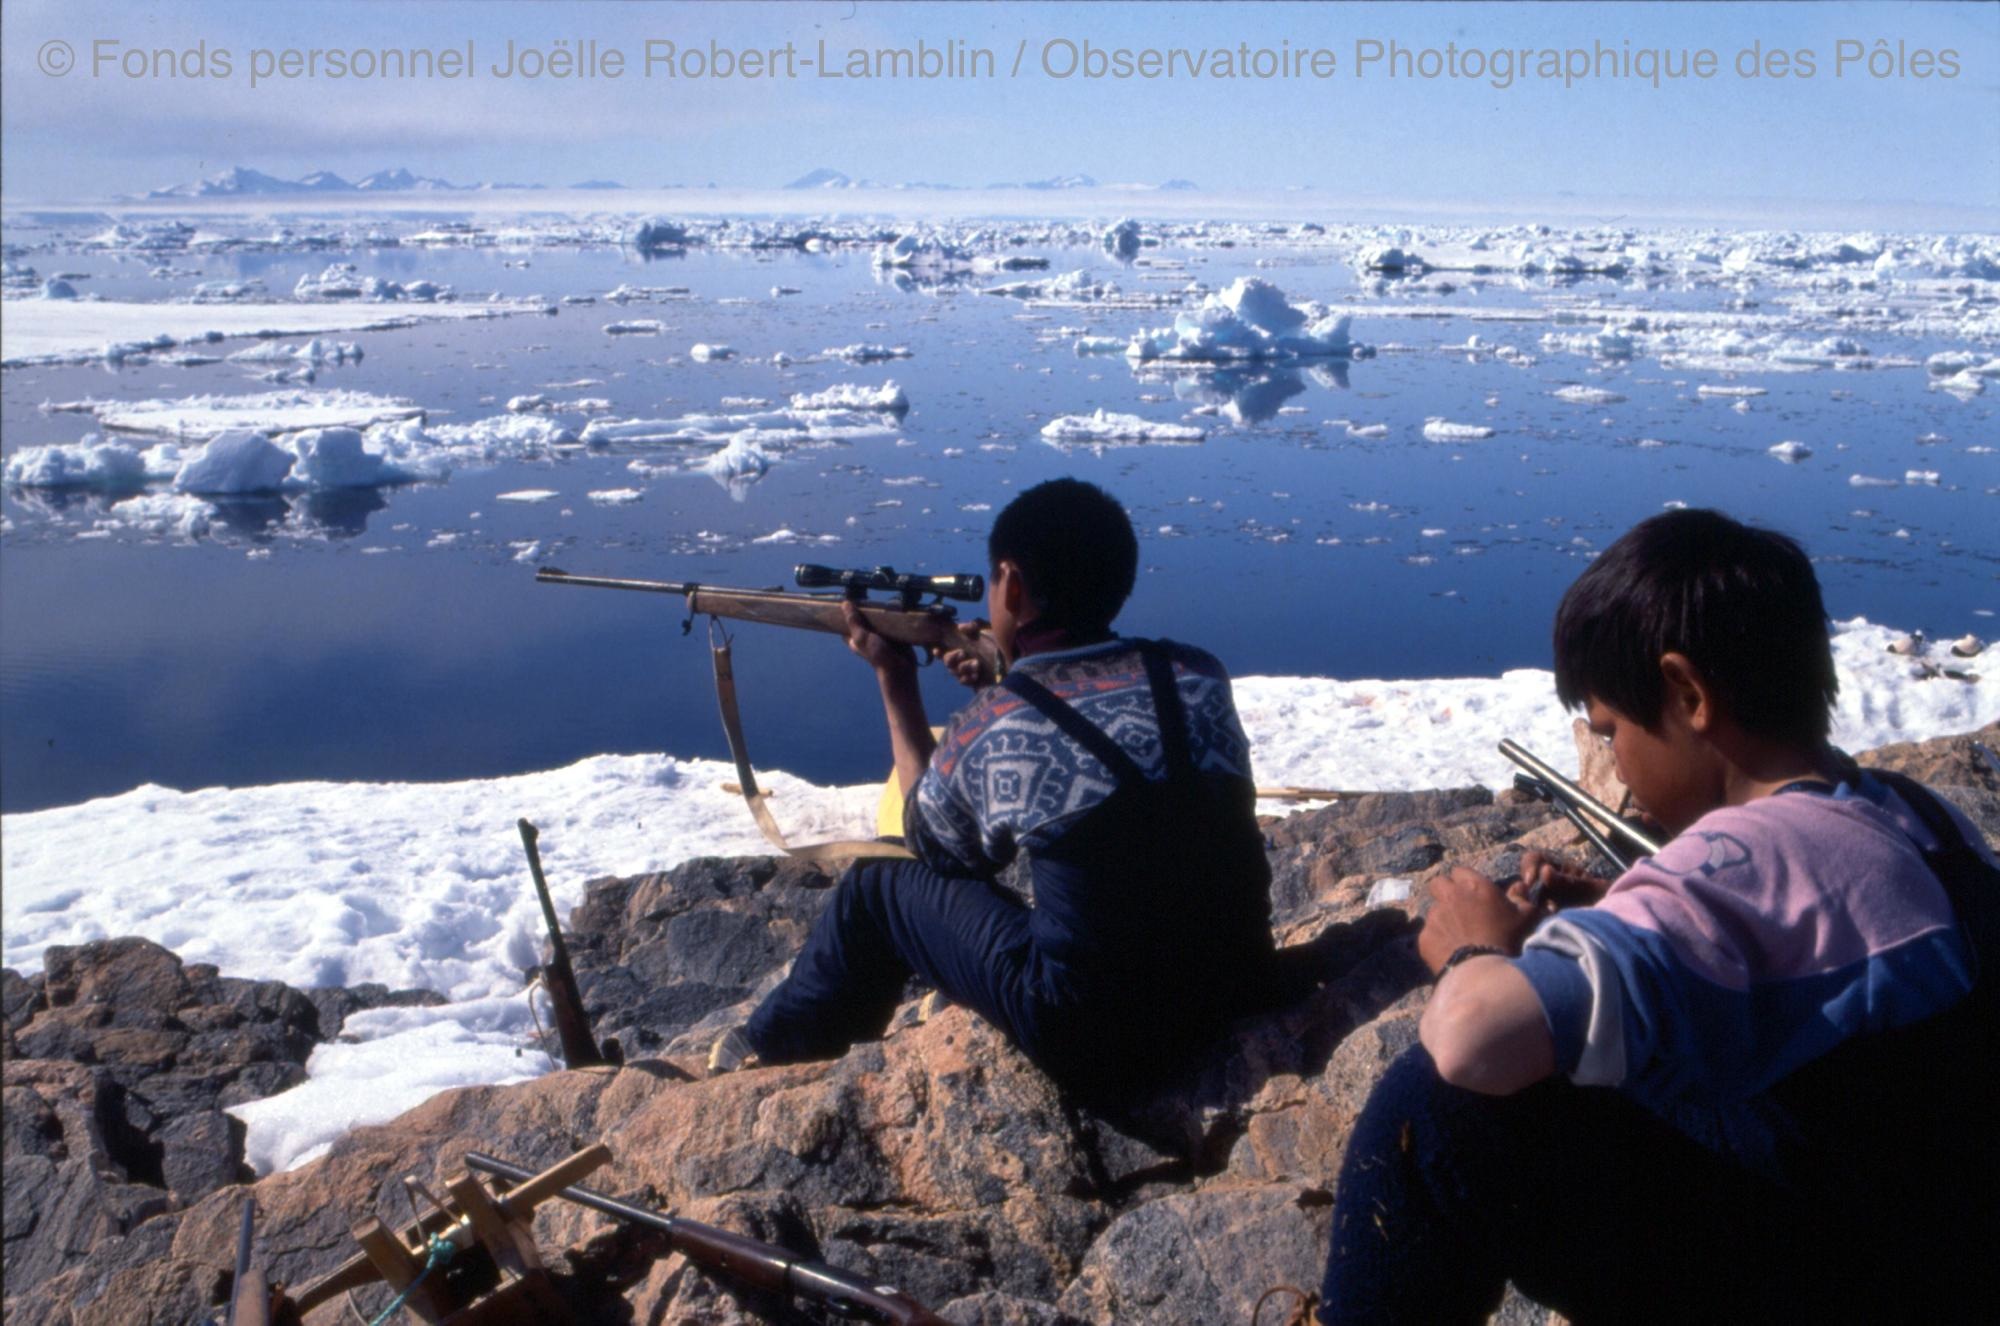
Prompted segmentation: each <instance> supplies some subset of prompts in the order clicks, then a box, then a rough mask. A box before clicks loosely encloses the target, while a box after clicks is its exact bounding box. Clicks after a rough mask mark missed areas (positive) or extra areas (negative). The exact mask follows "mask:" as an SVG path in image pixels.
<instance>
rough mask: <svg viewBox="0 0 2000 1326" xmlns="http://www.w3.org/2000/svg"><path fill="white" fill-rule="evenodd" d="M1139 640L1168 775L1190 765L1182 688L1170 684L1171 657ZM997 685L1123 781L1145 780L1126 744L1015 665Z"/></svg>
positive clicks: (1162, 650)
mask: <svg viewBox="0 0 2000 1326" xmlns="http://www.w3.org/2000/svg"><path fill="white" fill-rule="evenodd" d="M1137 644H1138V647H1139V655H1140V658H1141V659H1143V660H1144V662H1145V665H1146V680H1147V683H1148V684H1149V686H1150V687H1151V689H1152V692H1153V711H1154V713H1155V714H1156V715H1157V716H1158V722H1159V727H1160V740H1161V743H1162V746H1163V750H1164V754H1165V756H1166V764H1167V770H1168V772H1169V774H1170V775H1171V774H1175V773H1179V772H1181V771H1183V770H1185V769H1186V768H1188V767H1189V761H1188V740H1187V723H1186V711H1185V710H1184V708H1183V706H1182V705H1181V696H1180V689H1179V687H1178V686H1176V685H1175V683H1174V666H1173V661H1172V660H1171V659H1170V658H1168V656H1167V652H1166V650H1165V648H1164V647H1163V646H1162V645H1161V644H1160V643H1158V642H1156V641H1152V640H1141V641H1138V642H1137ZM1000 684H1001V685H1002V686H1005V687H1006V688H1007V689H1008V690H1010V691H1012V692H1013V693H1014V694H1016V695H1018V696H1020V697H1021V698H1022V699H1023V700H1025V701H1027V702H1028V704H1030V705H1032V706H1033V707H1034V709H1035V711H1036V712H1037V713H1039V714H1041V715H1042V717H1044V718H1046V719H1048V720H1049V721H1050V722H1051V723H1054V724H1055V725H1056V727H1057V728H1059V729H1061V731H1062V733H1063V735H1065V736H1067V737H1068V738H1069V739H1070V740H1071V741H1074V742H1075V743H1076V744H1077V745H1079V746H1081V747H1083V748H1084V749H1085V750H1087V751H1089V752H1090V753H1091V754H1092V755H1095V756H1096V757H1097V758H1098V760H1099V761H1100V762H1101V763H1102V764H1103V765H1104V766H1105V767H1106V768H1107V769H1109V770H1110V771H1111V773H1112V776H1113V777H1114V778H1116V779H1117V780H1118V781H1119V782H1120V783H1121V784H1123V783H1126V782H1144V781H1145V774H1144V773H1143V772H1142V771H1141V770H1140V768H1139V766H1138V764H1136V763H1135V762H1134V761H1133V759H1132V757H1131V756H1130V755H1127V754H1126V753H1125V749H1124V747H1122V746H1120V745H1119V744H1118V743H1117V742H1116V741H1114V740H1112V738H1111V735H1110V734H1109V733H1107V732H1105V731H1104V729H1102V728H1100V727H1098V726H1097V725H1096V724H1094V723H1092V722H1091V721H1090V720H1089V719H1087V718H1085V717H1084V716H1083V715H1082V714H1079V713H1078V712H1077V711H1076V710H1075V709H1074V708H1073V707H1071V705H1070V704H1069V703H1068V702H1067V701H1065V700H1062V699H1059V698H1057V697H1056V695H1055V694H1054V693H1053V692H1051V691H1050V690H1049V688H1048V687H1046V686H1044V685H1042V684H1041V683H1040V682H1038V681H1036V680H1035V679H1034V678H1033V677H1030V676H1029V675H1028V674H1027V673H1025V672H1022V671H1020V670H1018V669H1015V670H1011V671H1009V672H1008V673H1007V676H1006V677H1005V679H1003V680H1002V681H1001V683H1000Z"/></svg>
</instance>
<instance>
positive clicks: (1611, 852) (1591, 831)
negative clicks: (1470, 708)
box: [1500, 740, 1661, 874]
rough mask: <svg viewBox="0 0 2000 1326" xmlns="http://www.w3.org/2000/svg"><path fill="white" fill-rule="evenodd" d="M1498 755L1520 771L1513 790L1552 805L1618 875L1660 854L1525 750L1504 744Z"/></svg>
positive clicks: (1646, 837) (1645, 836) (1635, 829)
mask: <svg viewBox="0 0 2000 1326" xmlns="http://www.w3.org/2000/svg"><path fill="white" fill-rule="evenodd" d="M1500 753H1501V754H1502V755H1505V756H1506V757H1507V758H1508V759H1510V760H1512V761H1513V762H1514V764H1515V765H1516V766H1517V767H1519V769H1520V770H1521V772H1520V773H1517V774H1515V775H1514V786H1515V787H1517V788H1519V789H1520V790H1521V791H1523V792H1526V793H1527V794H1528V795H1529V796H1531V797H1534V798H1535V799H1536V800H1538V801H1547V802H1551V803H1553V804H1554V806H1555V808H1556V809H1557V810H1559V811H1561V812H1562V815H1563V818H1564V819H1566V820H1568V821H1569V822H1570V823H1571V824H1573V825H1575V826H1576V829H1577V831H1578V832H1579V833H1581V834H1582V835H1583V836H1584V837H1585V838H1588V839H1589V840H1590V843H1591V846H1593V847H1595V848H1596V849H1597V850H1598V851H1599V852H1600V853H1602V854H1603V856H1604V859H1605V860H1607V861H1609V862H1610V863H1611V864H1612V865H1614V866H1616V867H1617V868H1618V872H1619V873H1620V874H1623V873H1624V872H1625V871H1627V870H1630V869H1631V868H1632V866H1633V863H1634V862H1636V861H1638V859H1639V858H1640V857H1643V856H1653V855H1655V854H1657V853H1658V852H1659V850H1660V846H1661V844H1660V842H1659V841H1658V840H1657V839H1655V838H1654V837H1653V836H1652V835H1651V834H1649V833H1647V832H1646V831H1645V830H1644V829H1642V828H1640V827H1639V826H1638V825H1636V824H1634V823H1633V822H1632V821H1630V820H1628V819H1626V818H1625V817H1623V816H1622V815H1619V814H1618V813H1617V812H1616V811H1614V810H1612V809H1611V807H1609V806H1607V805H1605V804H1604V803H1603V802H1602V801H1599V800H1598V799H1597V798H1596V797H1594V796H1592V795H1590V793H1588V792H1586V791H1584V790H1583V789H1582V788H1580V787H1578V786H1577V785H1576V784H1575V783H1573V782H1571V781H1570V780H1569V779H1567V778H1565V777H1563V776H1562V775H1561V774H1559V773H1557V772H1556V771H1555V770H1554V769H1552V768H1550V767H1549V766H1548V765H1547V764H1545V763H1544V762H1543V761H1542V760H1540V759H1538V758H1537V757H1536V756H1535V755H1534V754H1533V753H1532V752H1531V751H1529V750H1527V749H1526V748H1525V747H1523V746H1520V745H1518V744H1517V743H1515V742H1513V741H1507V740H1503V741H1501V743H1500Z"/></svg>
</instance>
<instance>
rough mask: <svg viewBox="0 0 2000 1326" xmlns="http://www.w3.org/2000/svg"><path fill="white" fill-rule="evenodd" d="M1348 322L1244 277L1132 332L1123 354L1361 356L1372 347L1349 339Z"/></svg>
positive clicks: (1201, 359)
mask: <svg viewBox="0 0 2000 1326" xmlns="http://www.w3.org/2000/svg"><path fill="white" fill-rule="evenodd" d="M1351 321H1352V317H1351V316H1350V315H1348V314H1339V315H1334V314H1329V313H1325V312H1324V311H1322V310H1321V309H1320V308H1319V307H1318V306H1317V305H1315V304H1311V303H1307V304H1305V305H1298V306H1295V305H1293V304H1292V303H1291V302H1290V301H1289V300H1287V299H1286V298H1285V292H1284V291H1282V290H1280V289H1278V287H1277V286H1275V285H1272V284H1271V283H1270V282H1269V281H1266V280H1263V279H1262V278H1260V277H1255V276H1243V277H1238V278H1237V279H1236V280H1235V281H1233V282H1231V283H1230V284H1229V285H1228V286H1227V287H1226V288H1225V289H1223V290H1221V291H1219V292H1217V293H1215V294H1211V295H1209V296H1207V297H1206V298H1205V299H1203V300H1202V302H1201V303H1200V304H1199V305H1198V306H1197V307H1195V308H1193V309H1190V310H1188V311H1187V312H1184V313H1182V314H1180V315H1179V316H1178V317H1176V318H1175V319H1174V324H1173V326H1171V327H1161V328H1157V329H1155V330H1153V331H1142V332H1140V333H1139V334H1138V335H1136V336H1134V337H1133V338H1132V340H1131V343H1130V344H1129V345H1127V346H1126V347H1125V355H1126V357H1127V358H1128V359H1133V360H1137V361H1139V362H1141V363H1145V362H1149V361H1152V360H1156V359H1164V360H1178V361H1182V362H1189V363H1228V362H1231V361H1234V360H1243V359H1307V358H1326V357H1337V358H1349V357H1356V356H1361V357H1365V356H1366V355H1367V354H1370V353H1372V351H1369V350H1368V349H1367V348H1366V347H1360V346H1356V345H1355V344H1354V342H1353V341H1352V340H1351V339H1350V338H1349V336H1348V325H1349V323H1350V322H1351Z"/></svg>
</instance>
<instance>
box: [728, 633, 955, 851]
mask: <svg viewBox="0 0 2000 1326" xmlns="http://www.w3.org/2000/svg"><path fill="white" fill-rule="evenodd" d="M729 644H730V642H729V640H728V639H727V638H726V637H725V638H724V639H723V641H722V643H721V644H711V645H710V647H709V652H710V654H711V655H713V657H714V662H715V702H716V705H717V706H718V707H719V708H720V709H721V710H722V735H723V736H724V737H726V738H727V739H728V741H729V758H730V759H732V760H734V761H735V762H736V783H737V786H739V787H741V788H742V789H743V801H744V804H745V805H747V806H749V807H750V816H751V818H752V819H754V820H756V821H757V827H758V828H759V829H762V830H763V831H764V836H765V837H766V838H768V839H769V840H770V842H771V845H772V846H773V847H775V848H777V849H778V850H779V851H781V852H783V853H784V854H785V855H786V856H790V857H796V858H798V859H800V860H802V861H830V860H835V859H847V858H871V859H872V858H887V859H891V860H899V861H914V860H915V859H916V853H914V852H912V851H910V850H909V849H908V848H907V847H898V846H896V844H894V843H884V842H876V841H874V840H873V839H866V838H843V839H835V840H833V841H832V842H824V843H805V844H803V845H801V846H798V847H794V846H792V845H791V844H790V843H788V842H786V841H785V833H784V830H782V829H780V828H779V827H778V821H777V819H776V818H775V817H773V816H772V814H771V808H770V806H768V805H766V804H765V802H766V801H767V799H768V798H767V797H766V796H765V794H764V793H763V792H762V791H760V790H759V789H758V787H757V775H756V774H755V773H753V772H751V769H750V754H749V751H748V750H747V749H745V747H744V744H743V718H742V715H741V714H739V713H738V712H737V708H736V671H735V668H734V666H733V665H732V664H731V663H730V658H729Z"/></svg>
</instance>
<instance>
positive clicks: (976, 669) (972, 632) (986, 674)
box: [938, 621, 996, 691]
mask: <svg viewBox="0 0 2000 1326" xmlns="http://www.w3.org/2000/svg"><path fill="white" fill-rule="evenodd" d="M985 630H986V623H985V622H983V621H970V622H961V623H959V626H958V633H959V634H960V635H962V636H964V637H965V641H966V643H965V647H964V648H963V649H947V650H945V651H944V653H942V654H940V655H938V657H939V658H940V659H942V660H943V661H944V665H945V666H946V667H948V668H950V669H951V675H952V676H954V677H956V678H958V680H959V683H960V684H961V685H964V686H969V687H971V688H972V689H973V690H975V691H976V690H978V689H979V688H980V687H982V686H991V685H992V684H993V683H994V681H995V680H996V678H995V677H994V676H993V673H992V670H991V669H990V668H988V667H987V665H986V664H985V662H983V661H982V660H981V659H980V657H979V655H978V654H976V653H974V652H973V649H972V646H973V644H974V643H975V642H976V641H977V640H978V639H979V637H980V636H981V635H982V634H983V633H984V632H985Z"/></svg>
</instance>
